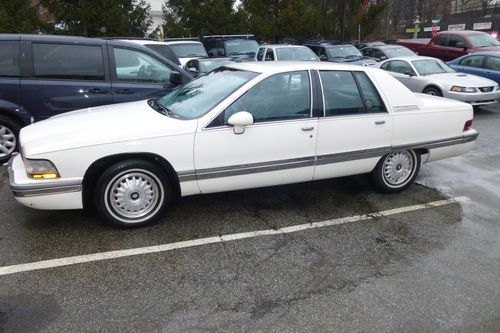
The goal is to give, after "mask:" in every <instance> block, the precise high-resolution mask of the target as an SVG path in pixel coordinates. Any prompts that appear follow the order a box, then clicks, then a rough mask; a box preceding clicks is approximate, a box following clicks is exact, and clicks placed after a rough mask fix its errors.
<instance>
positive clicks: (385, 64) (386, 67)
mask: <svg viewBox="0 0 500 333" xmlns="http://www.w3.org/2000/svg"><path fill="white" fill-rule="evenodd" d="M391 62H392V61H388V62H384V63H383V64H382V66H380V68H381V69H383V70H386V71H389V70H391V67H390V66H391Z"/></svg>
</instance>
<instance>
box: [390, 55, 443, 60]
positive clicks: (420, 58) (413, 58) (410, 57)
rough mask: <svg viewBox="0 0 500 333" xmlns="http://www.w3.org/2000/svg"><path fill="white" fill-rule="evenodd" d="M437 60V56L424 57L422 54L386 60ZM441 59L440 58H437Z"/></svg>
mask: <svg viewBox="0 0 500 333" xmlns="http://www.w3.org/2000/svg"><path fill="white" fill-rule="evenodd" d="M426 59H427V60H439V59H437V58H433V57H424V56H418V55H417V56H408V57H395V58H389V59H387V60H386V61H393V60H405V61H414V60H426ZM439 61H441V60H439Z"/></svg>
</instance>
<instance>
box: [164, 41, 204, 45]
mask: <svg viewBox="0 0 500 333" xmlns="http://www.w3.org/2000/svg"><path fill="white" fill-rule="evenodd" d="M164 43H165V44H168V45H173V44H193V43H195V44H201V42H199V41H197V40H171V41H167V42H164Z"/></svg>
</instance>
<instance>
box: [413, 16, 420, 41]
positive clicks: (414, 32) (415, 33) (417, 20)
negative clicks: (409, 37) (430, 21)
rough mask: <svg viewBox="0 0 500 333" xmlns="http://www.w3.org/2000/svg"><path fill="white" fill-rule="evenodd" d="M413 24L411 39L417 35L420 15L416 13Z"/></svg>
mask: <svg viewBox="0 0 500 333" xmlns="http://www.w3.org/2000/svg"><path fill="white" fill-rule="evenodd" d="M413 23H414V24H415V27H414V29H415V30H414V31H413V39H415V38H417V35H418V29H419V24H420V16H418V15H417V18H416V19H415V22H413Z"/></svg>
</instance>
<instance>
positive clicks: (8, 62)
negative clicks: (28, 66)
mask: <svg viewBox="0 0 500 333" xmlns="http://www.w3.org/2000/svg"><path fill="white" fill-rule="evenodd" d="M0 76H10V77H12V76H14V77H17V76H19V42H14V41H13V42H10V41H9V42H7V41H4V42H0Z"/></svg>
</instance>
